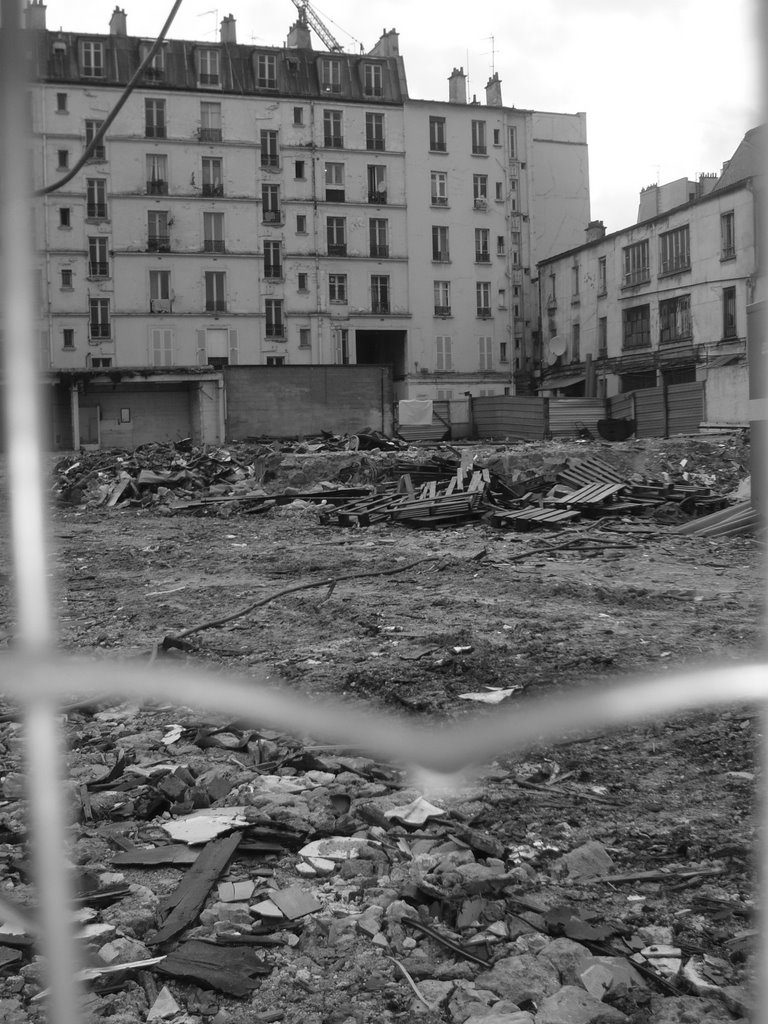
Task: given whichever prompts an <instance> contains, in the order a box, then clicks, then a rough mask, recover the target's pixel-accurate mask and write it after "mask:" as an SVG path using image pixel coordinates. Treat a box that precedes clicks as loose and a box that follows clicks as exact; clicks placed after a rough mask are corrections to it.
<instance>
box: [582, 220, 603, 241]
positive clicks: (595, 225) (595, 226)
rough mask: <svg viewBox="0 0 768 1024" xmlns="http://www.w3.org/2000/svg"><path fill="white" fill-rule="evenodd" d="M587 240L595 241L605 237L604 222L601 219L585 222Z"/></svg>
mask: <svg viewBox="0 0 768 1024" xmlns="http://www.w3.org/2000/svg"><path fill="white" fill-rule="evenodd" d="M586 230H587V241H588V242H596V241H597V240H598V239H599V238H605V224H603V222H602V221H601V220H591V221H590V222H589V224H587V229H586Z"/></svg>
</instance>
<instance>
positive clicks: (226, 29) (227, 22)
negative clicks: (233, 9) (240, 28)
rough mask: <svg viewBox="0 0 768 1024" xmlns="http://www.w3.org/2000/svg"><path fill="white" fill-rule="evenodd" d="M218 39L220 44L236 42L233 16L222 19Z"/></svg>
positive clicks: (235, 26)
mask: <svg viewBox="0 0 768 1024" xmlns="http://www.w3.org/2000/svg"><path fill="white" fill-rule="evenodd" d="M219 38H220V39H221V41H222V43H236V42H237V20H236V19H235V18H234V16H233V15H231V14H228V15H227V16H226V17H225V18H222V21H221V33H220V36H219Z"/></svg>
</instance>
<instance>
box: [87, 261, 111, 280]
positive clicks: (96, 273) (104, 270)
mask: <svg viewBox="0 0 768 1024" xmlns="http://www.w3.org/2000/svg"><path fill="white" fill-rule="evenodd" d="M88 277H109V263H102V262H94V261H93V260H89V262H88Z"/></svg>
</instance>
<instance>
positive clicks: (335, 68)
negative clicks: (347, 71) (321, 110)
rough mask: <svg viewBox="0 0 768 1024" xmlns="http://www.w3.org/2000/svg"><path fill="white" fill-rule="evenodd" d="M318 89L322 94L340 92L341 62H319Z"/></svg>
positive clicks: (325, 59) (325, 60)
mask: <svg viewBox="0 0 768 1024" xmlns="http://www.w3.org/2000/svg"><path fill="white" fill-rule="evenodd" d="M320 88H321V89H322V91H323V92H341V62H340V61H338V60H328V59H327V58H325V57H324V58H322V59H321V61H320Z"/></svg>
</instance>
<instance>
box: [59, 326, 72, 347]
mask: <svg viewBox="0 0 768 1024" xmlns="http://www.w3.org/2000/svg"><path fill="white" fill-rule="evenodd" d="M61 339H62V344H63V346H64V348H74V347H75V330H74V328H73V327H65V328H63V330H62V332H61Z"/></svg>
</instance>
